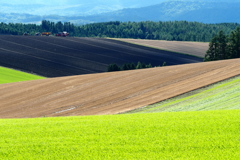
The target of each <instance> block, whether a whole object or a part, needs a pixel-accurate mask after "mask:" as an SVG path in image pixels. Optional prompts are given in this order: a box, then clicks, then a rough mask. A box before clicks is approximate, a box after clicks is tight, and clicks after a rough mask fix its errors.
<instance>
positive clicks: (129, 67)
mask: <svg viewBox="0 0 240 160" xmlns="http://www.w3.org/2000/svg"><path fill="white" fill-rule="evenodd" d="M162 66H166V62H164V63H163V65H162ZM152 67H153V66H152V65H151V64H148V65H146V64H145V63H141V62H138V63H137V64H135V63H125V64H124V65H122V66H118V65H117V64H115V63H114V64H110V65H108V72H114V71H124V70H134V69H143V68H152Z"/></svg>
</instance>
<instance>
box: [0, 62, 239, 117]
mask: <svg viewBox="0 0 240 160" xmlns="http://www.w3.org/2000/svg"><path fill="white" fill-rule="evenodd" d="M239 60H240V59H233V60H225V61H216V62H205V63H195V64H187V65H179V66H169V67H157V68H150V69H142V70H132V71H122V72H109V73H101V74H91V75H82V76H72V77H61V78H52V79H44V80H36V81H28V82H19V83H17V84H16V83H13V84H5V85H0V94H1V97H0V101H1V103H0V117H1V118H29V117H32V118H33V117H43V116H45V117H54V116H77V115H103V114H118V113H123V112H126V111H130V110H134V109H136V108H140V107H143V106H147V105H150V104H154V103H157V102H160V101H163V100H166V99H169V98H172V97H175V96H177V95H181V94H183V93H187V92H189V91H192V90H196V89H199V88H202V87H204V86H207V85H210V84H214V83H216V82H219V81H222V80H224V79H228V78H231V77H234V76H236V75H239V74H240V63H239V62H240V61H239Z"/></svg>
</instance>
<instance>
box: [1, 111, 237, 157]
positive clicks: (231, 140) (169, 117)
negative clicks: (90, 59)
mask: <svg viewBox="0 0 240 160" xmlns="http://www.w3.org/2000/svg"><path fill="white" fill-rule="evenodd" d="M239 124H240V110H224V111H198V112H165V113H149V114H121V115H110V116H85V117H60V118H37V119H0V125H1V126H0V137H1V138H0V144H1V145H0V159H1V160H7V159H9V160H13V159H16V160H23V159H24V160H25V159H28V160H31V159H32V160H36V159H41V160H43V159H49V160H52V159H74V160H75V159H82V160H100V159H104V160H107V159H111V160H118V159H119V160H145V159H147V160H149V159H150V160H151V159H154V160H156V159H168V160H171V159H184V160H185V159H202V160H206V159H211V160H212V159H218V160H219V159H232V160H236V159H239V157H240V152H239V151H240V125H239Z"/></svg>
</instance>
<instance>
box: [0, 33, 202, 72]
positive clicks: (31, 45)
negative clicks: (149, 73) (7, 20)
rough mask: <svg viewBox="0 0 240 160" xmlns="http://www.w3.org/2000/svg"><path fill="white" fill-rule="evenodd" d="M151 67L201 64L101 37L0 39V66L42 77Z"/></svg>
mask: <svg viewBox="0 0 240 160" xmlns="http://www.w3.org/2000/svg"><path fill="white" fill-rule="evenodd" d="M139 61H140V62H142V63H145V64H149V63H151V64H152V66H159V65H162V64H163V62H166V63H167V65H178V64H186V63H196V62H202V61H203V59H202V58H198V57H194V56H190V55H183V54H178V53H174V52H170V51H164V50H159V49H154V48H149V47H145V46H139V45H135V44H129V43H126V42H121V41H116V40H111V39H104V38H72V37H64V38H59V37H39V36H1V37H0V66H4V67H9V68H14V69H17V70H22V71H25V72H29V73H34V74H37V75H41V76H44V77H61V76H71V75H81V74H92V73H101V72H106V71H107V67H108V65H109V64H112V63H116V64H118V65H123V64H125V63H137V62H139Z"/></svg>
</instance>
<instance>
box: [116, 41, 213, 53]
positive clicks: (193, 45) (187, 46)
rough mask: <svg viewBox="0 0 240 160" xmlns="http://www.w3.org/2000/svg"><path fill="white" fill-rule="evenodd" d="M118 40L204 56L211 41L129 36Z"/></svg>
mask: <svg viewBox="0 0 240 160" xmlns="http://www.w3.org/2000/svg"><path fill="white" fill-rule="evenodd" d="M116 40H121V41H124V42H129V43H134V44H139V45H144V46H149V47H154V48H159V49H163V50H167V51H172V52H177V53H183V54H189V55H194V56H198V57H204V56H205V54H206V52H207V50H208V47H209V43H205V42H182V41H162V40H146V39H127V38H116Z"/></svg>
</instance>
